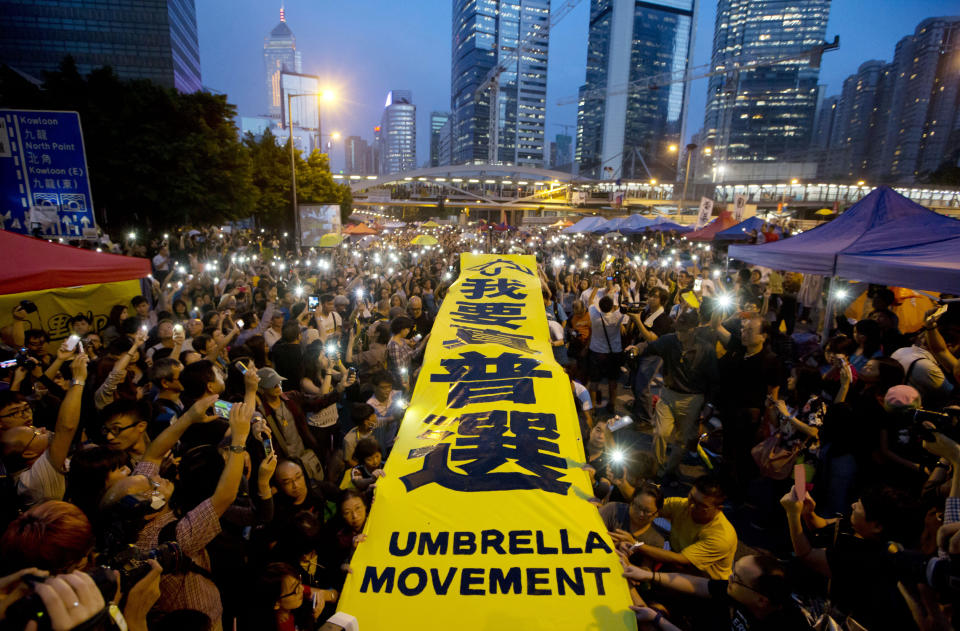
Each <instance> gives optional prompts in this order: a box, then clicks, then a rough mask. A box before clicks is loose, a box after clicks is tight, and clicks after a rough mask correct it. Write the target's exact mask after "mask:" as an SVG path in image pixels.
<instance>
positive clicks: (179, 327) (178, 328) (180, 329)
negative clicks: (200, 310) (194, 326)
mask: <svg viewBox="0 0 960 631" xmlns="http://www.w3.org/2000/svg"><path fill="white" fill-rule="evenodd" d="M173 330H174V331H175V332H177V333H183V325H182V324H174V325H173Z"/></svg>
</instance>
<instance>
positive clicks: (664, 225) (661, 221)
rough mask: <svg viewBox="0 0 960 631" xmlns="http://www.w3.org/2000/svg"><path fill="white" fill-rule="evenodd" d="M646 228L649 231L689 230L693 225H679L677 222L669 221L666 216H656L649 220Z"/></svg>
mask: <svg viewBox="0 0 960 631" xmlns="http://www.w3.org/2000/svg"><path fill="white" fill-rule="evenodd" d="M647 230H649V231H651V232H670V231H671V230H673V231H674V232H690V231H691V230H693V226H681V225H680V224H678V223H674V222H672V221H670V220H669V219H668V218H666V217H657V218H656V219H654V220H653V221H652V222H650V225H649V226H647Z"/></svg>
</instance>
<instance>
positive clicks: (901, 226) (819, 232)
mask: <svg viewBox="0 0 960 631" xmlns="http://www.w3.org/2000/svg"><path fill="white" fill-rule="evenodd" d="M958 237H960V221H957V220H956V219H951V218H949V217H946V216H944V215H940V214H938V213H935V212H933V211H931V210H927V209H926V208H924V207H923V206H921V205H919V204H916V203H914V202H912V201H910V200H909V199H907V198H906V197H904V196H902V195H900V194H899V193H897V192H896V191H894V190H893V189H891V188H889V187H886V186H881V187H879V188H877V189H874V190H873V191H872V192H871V193H870V194H869V195H867V196H866V197H864V198H863V199H861V200H860V201H859V202H857V203H856V204H854V205H853V206H851V207H850V208H849V209H847V211H846V212H844V213H843V214H841V215H840V216H839V217H837V218H836V219H834V220H833V221H831V222H830V223H826V224H822V225H820V226H817V227H816V228H813V229H812V230H808V231H806V232H804V233H802V234H798V235H797V236H795V237H792V238H789V239H784V240H782V241H775V242H773V243H765V244H762V245H732V246H730V250H729V254H730V257H732V258H735V259H739V260H741V261H746V262H747V263H753V264H755V265H763V266H765V267H772V268H774V269H783V270H790V271H796V272H803V273H805V274H819V275H821V276H843V277H845V278H853V279H856V280H864V281H867V280H871V281H872V282H878V283H888V282H889V283H892V284H895V283H893V281H892V280H887V279H884V278H881V277H880V275H879V274H876V273H871V274H870V278H868V277H865V276H864V275H863V273H864V267H869V265H862V264H861V265H859V267H857V266H855V268H854V269H850V270H844V269H841V268H840V266H839V264H838V262H839V260H840V259H841V258H842V257H846V256H847V255H854V256H870V255H871V254H875V253H880V252H883V251H889V250H897V251H898V252H899V256H901V257H904V256H905V257H907V258H909V256H910V255H909V253H908V251H909V250H910V249H911V248H919V247H921V246H923V248H924V251H925V252H926V253H927V256H930V255H932V256H934V257H935V256H936V251H938V250H939V251H940V252H941V254H942V256H943V257H944V258H947V257H954V258H955V257H956V254H953V253H951V252H949V251H948V249H947V248H948V246H947V245H939V244H940V243H942V242H947V241H948V240H951V239H955V238H958ZM929 269H930V270H931V271H930V273H936V272H934V271H932V270H933V269H934V268H933V267H930V268H929ZM853 271H856V272H857V273H856V274H853V273H851V272H853ZM878 271H879V268H878ZM907 280H909V281H910V282H907V283H905V285H906V286H909V287H915V288H920V287H922V286H923V285H924V283H923V282H920V281H921V279H919V278H911V279H907Z"/></svg>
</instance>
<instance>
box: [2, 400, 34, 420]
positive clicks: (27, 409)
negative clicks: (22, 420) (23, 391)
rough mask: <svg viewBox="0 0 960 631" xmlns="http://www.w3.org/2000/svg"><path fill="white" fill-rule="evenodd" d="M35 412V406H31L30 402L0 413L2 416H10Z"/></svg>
mask: <svg viewBox="0 0 960 631" xmlns="http://www.w3.org/2000/svg"><path fill="white" fill-rule="evenodd" d="M29 412H33V408H31V407H30V404H29V403H24V404H23V405H21V406H19V407H16V408H14V409H12V410H10V411H9V412H7V413H6V414H0V418H10V417H11V416H26V415H27V413H29Z"/></svg>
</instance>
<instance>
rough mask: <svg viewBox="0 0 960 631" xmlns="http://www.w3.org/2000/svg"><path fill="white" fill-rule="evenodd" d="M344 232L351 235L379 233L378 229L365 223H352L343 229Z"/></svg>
mask: <svg viewBox="0 0 960 631" xmlns="http://www.w3.org/2000/svg"><path fill="white" fill-rule="evenodd" d="M343 232H344V234H350V235H355V234H359V235H367V234H377V231H376V230H374V229H373V228H371V227H370V226H368V225H367V224H365V223H359V224H351V225H349V226H347V227H346V228H344V229H343Z"/></svg>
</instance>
